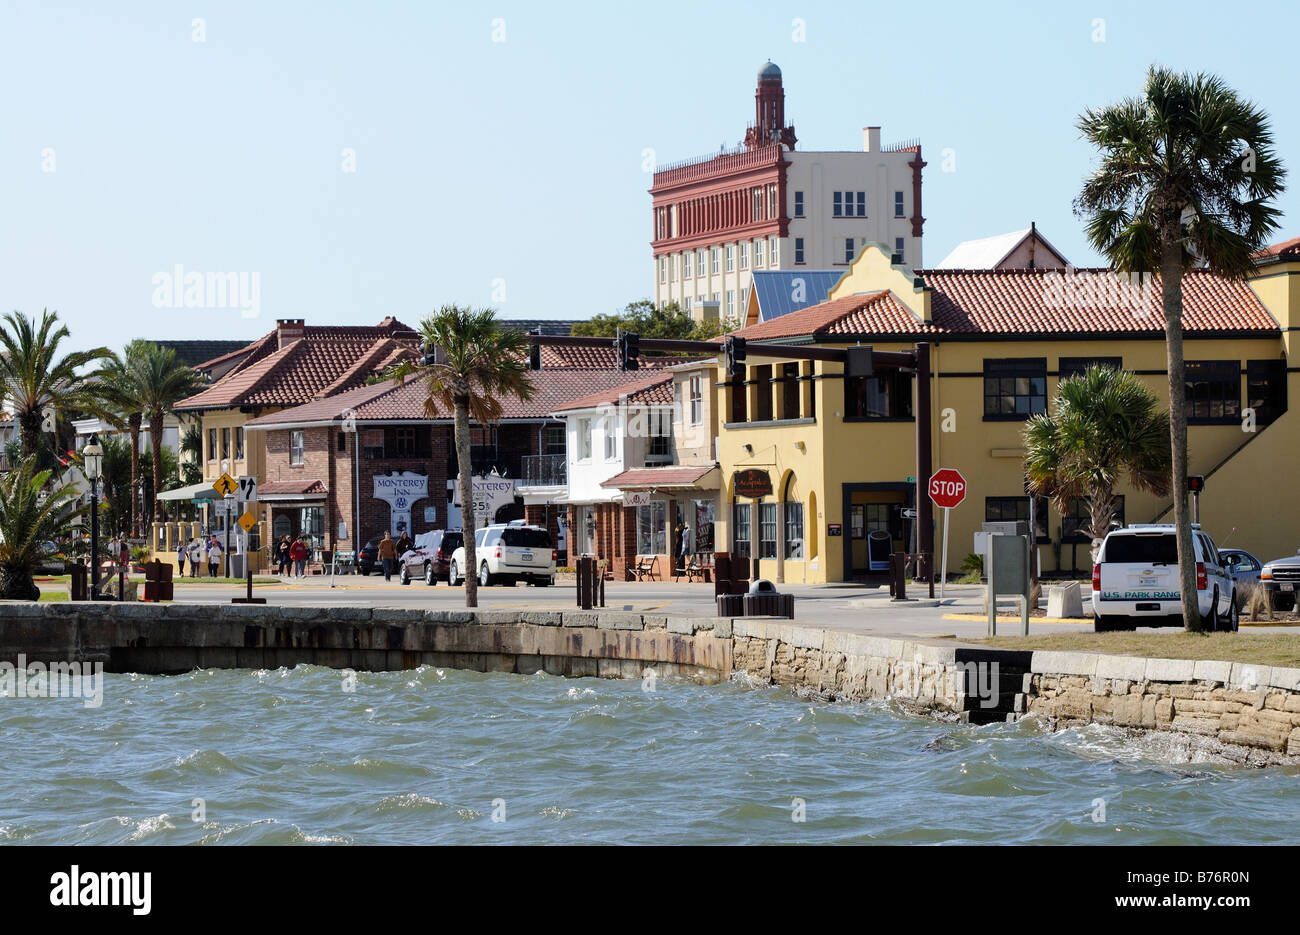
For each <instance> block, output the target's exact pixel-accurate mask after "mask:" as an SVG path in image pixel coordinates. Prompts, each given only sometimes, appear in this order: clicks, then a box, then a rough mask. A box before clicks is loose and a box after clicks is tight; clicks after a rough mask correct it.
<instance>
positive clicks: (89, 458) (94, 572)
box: [81, 433, 104, 601]
mask: <svg viewBox="0 0 1300 935" xmlns="http://www.w3.org/2000/svg"><path fill="white" fill-rule="evenodd" d="M81 457H82V460H83V463H84V464H85V466H86V480H88V481H90V599H91V600H92V601H97V600H99V479H100V477H102V476H103V473H104V446H103V445H101V444H100V443H99V433H95V434H94V435H91V436H90V441H88V442H86V446H85V447H84V448H82V449H81Z"/></svg>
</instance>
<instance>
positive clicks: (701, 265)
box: [695, 250, 709, 276]
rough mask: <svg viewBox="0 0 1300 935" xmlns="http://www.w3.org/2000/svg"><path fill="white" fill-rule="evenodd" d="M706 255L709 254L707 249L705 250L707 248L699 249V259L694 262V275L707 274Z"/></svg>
mask: <svg viewBox="0 0 1300 935" xmlns="http://www.w3.org/2000/svg"><path fill="white" fill-rule="evenodd" d="M708 256H709V251H707V250H701V251H700V255H699V261H698V262H697V263H696V264H695V275H696V276H704V275H706V274H707V272H708V267H707V261H708Z"/></svg>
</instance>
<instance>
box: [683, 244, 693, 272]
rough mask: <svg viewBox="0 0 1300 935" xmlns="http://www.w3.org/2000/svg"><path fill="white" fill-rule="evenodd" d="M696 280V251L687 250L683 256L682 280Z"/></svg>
mask: <svg viewBox="0 0 1300 935" xmlns="http://www.w3.org/2000/svg"><path fill="white" fill-rule="evenodd" d="M694 278H695V251H694V250H687V251H686V252H685V253H683V254H682V279H694Z"/></svg>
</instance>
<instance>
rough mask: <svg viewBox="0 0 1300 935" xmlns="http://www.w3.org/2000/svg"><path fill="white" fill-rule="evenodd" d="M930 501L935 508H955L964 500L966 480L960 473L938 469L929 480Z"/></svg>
mask: <svg viewBox="0 0 1300 935" xmlns="http://www.w3.org/2000/svg"><path fill="white" fill-rule="evenodd" d="M930 499H931V500H933V501H934V503H935V506H942V507H954V506H956V505H957V504H959V503H961V502H962V501H963V500H965V499H966V478H964V477H962V476H961V472H960V471H956V470H954V469H952V468H940V469H939V470H937V471H935V472H934V476H933V477H931V478H930Z"/></svg>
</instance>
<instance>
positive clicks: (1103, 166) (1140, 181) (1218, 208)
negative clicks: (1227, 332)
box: [1074, 66, 1285, 630]
mask: <svg viewBox="0 0 1300 935" xmlns="http://www.w3.org/2000/svg"><path fill="white" fill-rule="evenodd" d="M1078 127H1079V130H1080V131H1081V132H1082V133H1083V136H1084V139H1086V140H1087V141H1088V142H1090V143H1092V144H1093V145H1094V146H1096V147H1097V149H1098V150H1099V151H1100V154H1101V161H1100V164H1099V165H1098V166H1097V168H1096V170H1095V171H1093V172H1092V174H1091V175H1089V176H1088V178H1087V179H1085V180H1084V184H1083V188H1082V190H1081V191H1080V193H1079V196H1078V197H1077V198H1076V199H1075V202H1074V209H1075V213H1076V214H1077V215H1078V216H1080V217H1083V218H1086V220H1087V234H1088V240H1089V241H1090V242H1091V243H1092V245H1093V247H1095V248H1096V249H1097V250H1098V251H1100V252H1101V253H1103V254H1105V256H1106V257H1107V258H1108V259H1109V260H1110V262H1111V264H1112V265H1113V266H1114V267H1115V268H1116V269H1117V270H1119V271H1121V272H1125V273H1141V272H1153V271H1156V270H1158V271H1159V282H1160V289H1161V299H1162V304H1163V310H1164V318H1165V341H1166V348H1167V357H1168V371H1169V413H1170V420H1169V440H1170V449H1171V454H1172V470H1173V483H1172V488H1173V500H1174V522H1175V524H1176V528H1177V533H1178V535H1177V538H1178V567H1179V577H1180V581H1181V583H1182V604H1183V621H1184V625H1185V626H1186V628H1187V629H1189V630H1199V629H1200V628H1201V617H1200V612H1199V611H1198V609H1197V606H1196V571H1195V564H1196V559H1195V552H1194V551H1193V548H1192V530H1191V522H1190V517H1189V514H1188V508H1187V506H1188V505H1187V470H1188V469H1187V401H1186V383H1185V379H1184V366H1183V320H1182V319H1183V292H1182V282H1183V272H1184V270H1186V269H1187V268H1188V267H1190V266H1192V265H1197V264H1199V265H1201V266H1204V267H1205V268H1207V269H1209V270H1210V271H1212V272H1215V273H1217V274H1219V275H1220V276H1224V277H1228V278H1233V279H1242V278H1244V277H1245V276H1246V275H1247V273H1249V272H1250V270H1251V269H1252V260H1251V254H1252V253H1254V252H1255V251H1256V250H1258V249H1259V248H1260V247H1262V246H1264V244H1265V242H1266V241H1267V239H1268V237H1269V235H1270V234H1271V233H1272V232H1273V231H1275V230H1276V229H1277V226H1278V218H1279V216H1280V212H1279V211H1278V209H1277V208H1276V207H1275V206H1274V205H1273V204H1272V203H1271V201H1272V199H1274V198H1276V197H1277V196H1278V194H1280V193H1281V192H1282V190H1283V188H1284V184H1283V179H1284V176H1285V171H1284V170H1283V168H1282V163H1281V160H1280V159H1278V157H1277V154H1276V153H1275V151H1274V149H1273V133H1272V129H1271V128H1270V126H1269V120H1268V116H1267V114H1265V113H1264V111H1263V110H1261V109H1260V108H1258V107H1256V106H1255V105H1254V104H1252V103H1250V102H1249V101H1246V100H1244V99H1242V98H1241V97H1239V96H1238V95H1237V93H1236V92H1235V91H1233V90H1232V89H1231V88H1230V87H1228V86H1227V85H1226V84H1225V83H1224V82H1223V81H1222V80H1221V79H1219V78H1217V77H1214V76H1212V75H1204V74H1198V75H1189V74H1184V73H1177V72H1173V71H1170V70H1168V69H1165V68H1160V67H1155V66H1153V67H1152V68H1151V69H1150V70H1149V71H1148V73H1147V79H1146V84H1145V87H1144V88H1143V91H1142V95H1141V96H1140V97H1136V98H1128V99H1126V100H1124V101H1121V102H1120V103H1118V104H1113V105H1111V106H1109V107H1105V108H1102V109H1100V110H1094V109H1089V110H1087V111H1086V112H1084V114H1083V115H1082V116H1080V117H1079V120H1078Z"/></svg>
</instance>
